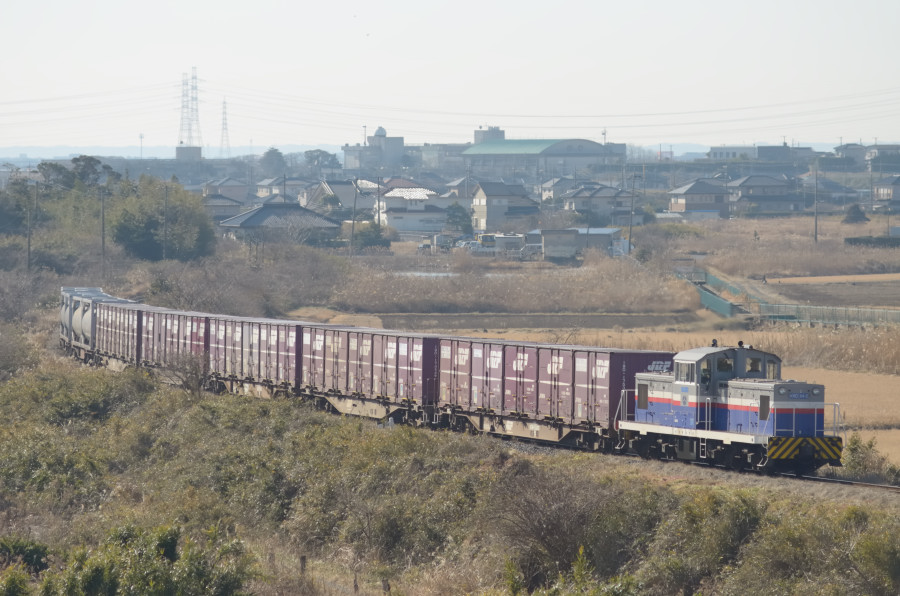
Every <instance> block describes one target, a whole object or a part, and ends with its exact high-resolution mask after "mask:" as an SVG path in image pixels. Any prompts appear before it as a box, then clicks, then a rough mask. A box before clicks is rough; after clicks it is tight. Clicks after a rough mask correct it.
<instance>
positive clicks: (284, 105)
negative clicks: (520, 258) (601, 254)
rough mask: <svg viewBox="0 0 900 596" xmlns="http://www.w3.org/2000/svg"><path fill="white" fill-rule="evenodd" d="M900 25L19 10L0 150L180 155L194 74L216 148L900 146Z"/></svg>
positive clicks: (799, 19)
mask: <svg viewBox="0 0 900 596" xmlns="http://www.w3.org/2000/svg"><path fill="white" fill-rule="evenodd" d="M898 23H900V2H890V1H888V0H856V1H854V2H847V1H835V0H816V1H807V0H776V1H772V0H753V1H744V0H728V1H726V2H722V1H707V0H680V1H678V2H674V1H671V0H666V1H656V0H646V1H641V0H630V1H625V0H622V1H618V2H609V1H602V0H600V1H598V0H593V1H591V0H584V1H573V0H552V1H548V2H544V3H538V2H527V3H524V2H521V1H520V0H516V1H512V0H480V1H473V0H452V1H445V0H431V1H427V2H422V1H421V0H417V1H412V0H381V1H380V2H371V1H358V0H344V1H342V2H325V1H320V2H308V1H305V2H283V1H280V0H255V1H253V2H234V1H232V0H216V1H212V0H177V1H176V0H159V1H157V2H152V3H147V2H141V3H138V2H134V1H132V0H84V2H80V3H76V2H71V0H44V1H43V2H21V1H20V2H14V3H13V2H10V3H8V5H7V6H5V7H4V9H3V17H2V19H0V52H2V57H3V59H2V62H0V64H2V66H0V76H2V82H0V147H11V146H17V147H47V146H58V145H70V146H81V147H87V146H99V145H102V146H113V147H120V146H121V147H126V146H130V147H136V146H138V145H140V146H142V147H150V146H171V147H174V146H175V145H177V144H178V143H179V141H181V140H187V139H185V138H183V137H184V136H185V135H183V134H182V111H183V110H182V105H183V102H182V99H183V80H184V76H185V75H187V76H188V77H190V76H191V74H192V72H193V69H196V73H197V83H198V84H197V97H198V115H199V128H198V129H192V131H191V132H192V134H191V140H192V141H193V144H199V145H202V146H203V147H205V148H207V150H206V152H205V153H206V154H210V153H212V154H215V153H217V152H220V151H221V150H222V149H223V148H224V147H225V146H226V145H227V146H229V147H231V146H235V147H236V146H251V147H255V148H258V151H259V152H260V153H261V152H263V151H265V149H266V148H268V147H278V146H283V145H289V144H295V145H314V146H326V145H332V146H340V145H345V144H356V143H362V142H363V140H364V136H365V135H366V134H368V135H371V134H373V133H374V131H375V130H376V128H378V127H383V128H385V129H386V131H387V134H388V135H389V136H400V137H404V139H405V142H406V143H407V144H422V143H465V142H471V141H472V140H473V131H474V130H476V129H477V128H479V127H487V126H499V127H500V128H502V129H504V130H505V131H506V138H508V139H532V138H545V139H556V138H585V139H590V140H594V141H598V142H603V141H609V142H616V143H627V144H629V145H638V146H647V147H656V146H660V147H661V148H662V149H664V150H665V149H667V148H668V146H670V145H676V144H684V143H697V144H703V145H708V146H715V145H722V144H729V145H752V144H764V145H767V144H781V143H788V144H791V145H796V146H808V145H810V144H813V143H827V144H829V145H830V146H836V145H838V144H839V143H840V142H862V143H863V144H867V145H869V144H874V143H876V142H880V143H891V142H894V143H900V79H898V78H897V76H896V72H895V69H894V68H893V66H894V62H895V61H896V59H897V56H898V55H900V34H898V29H897V24H898ZM223 114H224V115H225V121H226V122H227V126H223ZM226 130H227V138H224V135H223V132H225V131H226ZM173 152H174V150H173Z"/></svg>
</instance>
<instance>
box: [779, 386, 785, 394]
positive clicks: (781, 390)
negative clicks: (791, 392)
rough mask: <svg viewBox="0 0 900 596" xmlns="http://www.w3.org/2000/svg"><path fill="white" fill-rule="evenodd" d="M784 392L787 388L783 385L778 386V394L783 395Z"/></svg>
mask: <svg viewBox="0 0 900 596" xmlns="http://www.w3.org/2000/svg"><path fill="white" fill-rule="evenodd" d="M785 393H787V389H785V388H784V387H779V388H778V395H784V394H785Z"/></svg>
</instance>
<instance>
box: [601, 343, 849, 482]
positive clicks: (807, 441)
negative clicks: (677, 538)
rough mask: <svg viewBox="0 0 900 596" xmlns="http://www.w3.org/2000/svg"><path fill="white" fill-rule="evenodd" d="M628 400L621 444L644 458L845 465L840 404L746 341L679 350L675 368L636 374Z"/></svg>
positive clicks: (797, 467) (790, 468) (800, 468)
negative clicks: (629, 412) (788, 374)
mask: <svg viewBox="0 0 900 596" xmlns="http://www.w3.org/2000/svg"><path fill="white" fill-rule="evenodd" d="M629 401H630V402H631V403H632V404H633V412H634V414H633V416H629V417H628V418H627V419H624V420H621V421H620V422H619V424H618V428H619V431H620V433H621V436H622V440H623V443H622V446H623V447H627V448H629V449H632V450H634V451H636V452H637V453H639V454H641V455H642V456H644V457H654V458H660V459H672V460H675V459H677V460H686V461H692V462H705V463H710V464H716V465H722V466H725V467H728V468H734V469H750V470H756V471H767V472H769V471H772V472H776V471H777V472H796V473H798V474H802V473H808V472H810V471H812V470H815V469H817V468H819V467H821V466H822V465H825V464H829V465H832V466H839V465H841V451H842V446H843V440H842V437H841V428H840V424H839V420H840V412H839V405H838V404H827V403H825V388H824V387H823V386H822V385H819V384H815V383H806V382H803V381H794V380H783V379H782V378H781V359H780V358H779V357H778V356H776V355H775V354H772V353H769V352H765V351H762V350H758V349H754V348H753V347H752V346H750V347H745V346H744V345H743V343H739V345H738V346H736V347H719V346H718V345H715V342H714V345H712V346H710V347H705V348H694V349H690V350H685V351H682V352H679V353H678V354H676V355H675V358H674V369H673V370H672V372H670V373H639V374H637V375H635V389H634V391H633V393H632V395H630V396H629Z"/></svg>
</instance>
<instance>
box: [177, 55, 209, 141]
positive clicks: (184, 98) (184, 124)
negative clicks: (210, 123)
mask: <svg viewBox="0 0 900 596" xmlns="http://www.w3.org/2000/svg"><path fill="white" fill-rule="evenodd" d="M197 96H198V93H197V67H196V66H195V67H194V68H193V70H192V73H191V78H190V80H188V75H187V73H184V74H183V75H182V78H181V134H179V136H178V145H179V146H186V147H200V146H202V145H203V140H202V138H201V137H200V110H199V107H198V105H199V101H198V100H197Z"/></svg>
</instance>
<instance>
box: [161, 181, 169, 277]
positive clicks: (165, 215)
mask: <svg viewBox="0 0 900 596" xmlns="http://www.w3.org/2000/svg"><path fill="white" fill-rule="evenodd" d="M163 188H165V193H166V195H165V203H164V204H163V205H164V206H163V255H162V257H163V261H165V260H166V248H167V246H166V245H167V244H169V185H168V184H164V185H163Z"/></svg>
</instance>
